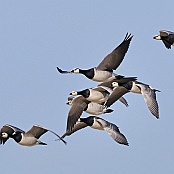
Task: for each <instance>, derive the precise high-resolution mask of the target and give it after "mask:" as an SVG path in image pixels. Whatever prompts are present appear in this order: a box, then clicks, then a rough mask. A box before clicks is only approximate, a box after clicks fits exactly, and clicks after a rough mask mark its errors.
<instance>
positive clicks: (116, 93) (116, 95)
mask: <svg viewBox="0 0 174 174" xmlns="http://www.w3.org/2000/svg"><path fill="white" fill-rule="evenodd" d="M127 92H129V90H127V89H126V88H125V87H123V86H119V87H116V88H115V89H114V90H113V92H112V93H111V95H110V96H109V98H108V100H107V101H106V103H105V105H106V106H107V107H110V106H111V105H112V104H113V103H114V102H116V101H117V100H118V99H120V98H121V97H122V96H123V95H124V94H126V93H127Z"/></svg>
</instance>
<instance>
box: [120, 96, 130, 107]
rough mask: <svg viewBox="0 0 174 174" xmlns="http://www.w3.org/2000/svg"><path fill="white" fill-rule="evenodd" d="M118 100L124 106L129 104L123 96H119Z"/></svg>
mask: <svg viewBox="0 0 174 174" xmlns="http://www.w3.org/2000/svg"><path fill="white" fill-rule="evenodd" d="M119 101H120V102H121V103H123V104H124V105H125V106H126V107H128V106H129V104H128V102H127V100H126V99H125V98H124V97H120V98H119Z"/></svg>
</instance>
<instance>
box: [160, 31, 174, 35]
mask: <svg viewBox="0 0 174 174" xmlns="http://www.w3.org/2000/svg"><path fill="white" fill-rule="evenodd" d="M170 34H174V32H171V31H167V30H161V31H160V36H168V35H170Z"/></svg>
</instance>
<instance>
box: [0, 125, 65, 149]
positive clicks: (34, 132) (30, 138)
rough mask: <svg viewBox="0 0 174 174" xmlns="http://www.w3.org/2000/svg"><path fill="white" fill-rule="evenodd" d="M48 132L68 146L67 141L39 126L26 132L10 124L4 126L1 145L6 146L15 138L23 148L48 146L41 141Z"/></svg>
mask: <svg viewBox="0 0 174 174" xmlns="http://www.w3.org/2000/svg"><path fill="white" fill-rule="evenodd" d="M48 131H49V132H51V133H53V134H54V135H56V136H57V137H58V138H60V139H61V140H62V141H63V142H64V143H65V144H66V141H64V140H63V139H62V138H61V137H60V136H59V135H57V134H56V133H55V132H53V131H51V130H48V129H46V128H43V127H41V126H39V125H34V126H33V127H32V128H31V129H30V130H29V131H27V132H24V131H23V130H21V129H19V128H17V127H15V126H12V125H9V124H6V125H4V126H3V127H2V128H1V130H0V144H5V142H6V141H7V140H8V139H9V138H13V139H14V140H15V141H16V142H17V143H18V144H20V145H23V146H35V145H47V144H46V143H43V142H42V141H40V140H39V138H40V137H41V136H42V135H43V134H45V133H46V132H48Z"/></svg>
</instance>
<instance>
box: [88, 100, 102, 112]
mask: <svg viewBox="0 0 174 174" xmlns="http://www.w3.org/2000/svg"><path fill="white" fill-rule="evenodd" d="M86 112H87V113H88V114H92V115H100V114H102V113H103V106H102V105H100V104H98V103H94V102H91V103H89V104H88V109H87V110H86Z"/></svg>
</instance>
